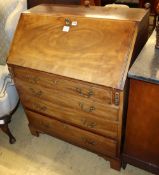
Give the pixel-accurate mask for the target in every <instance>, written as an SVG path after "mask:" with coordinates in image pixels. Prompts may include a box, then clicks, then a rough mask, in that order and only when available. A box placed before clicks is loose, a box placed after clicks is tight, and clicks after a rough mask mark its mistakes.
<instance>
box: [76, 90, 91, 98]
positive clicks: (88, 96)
mask: <svg viewBox="0 0 159 175" xmlns="http://www.w3.org/2000/svg"><path fill="white" fill-rule="evenodd" d="M76 92H78V93H79V94H80V95H81V96H83V97H86V98H90V97H91V96H92V95H93V94H94V93H93V91H92V90H91V89H90V90H89V91H88V93H87V94H85V93H83V92H82V89H81V88H76Z"/></svg>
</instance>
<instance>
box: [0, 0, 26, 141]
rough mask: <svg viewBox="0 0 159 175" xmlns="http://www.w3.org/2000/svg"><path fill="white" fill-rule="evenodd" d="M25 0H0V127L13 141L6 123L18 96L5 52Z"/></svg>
mask: <svg viewBox="0 0 159 175" xmlns="http://www.w3.org/2000/svg"><path fill="white" fill-rule="evenodd" d="M26 4H27V3H26V0H4V1H0V128H1V129H2V131H4V132H5V133H6V134H7V135H8V136H9V142H10V143H11V144H12V143H15V141H16V140H15V138H14V137H13V135H12V134H11V132H10V130H9V127H8V124H9V123H10V121H11V116H12V114H13V112H14V111H15V108H16V107H17V105H18V101H19V97H18V94H17V91H16V88H15V86H14V82H13V80H12V78H11V75H10V73H9V71H8V66H7V64H6V60H7V54H8V51H9V47H10V43H11V40H12V38H13V35H14V32H15V29H16V26H17V23H18V20H19V17H20V14H21V12H22V11H23V10H25V9H26V6H27V5H26Z"/></svg>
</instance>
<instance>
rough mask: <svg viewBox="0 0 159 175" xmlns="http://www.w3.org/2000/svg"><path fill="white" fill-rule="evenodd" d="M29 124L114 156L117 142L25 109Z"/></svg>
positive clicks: (84, 146)
mask: <svg viewBox="0 0 159 175" xmlns="http://www.w3.org/2000/svg"><path fill="white" fill-rule="evenodd" d="M26 113H27V117H28V120H29V123H30V125H31V126H33V127H34V128H36V129H37V130H38V131H41V132H44V133H47V134H50V135H52V136H55V137H57V138H60V139H63V140H65V141H67V142H70V143H72V144H74V145H77V146H80V147H82V148H86V149H88V150H90V151H93V152H96V153H99V154H104V155H107V156H110V157H116V150H117V142H116V141H114V140H111V139H108V138H105V137H103V136H99V135H96V134H93V133H91V132H88V131H84V130H82V129H79V128H77V127H74V126H71V125H68V124H65V123H62V122H60V121H57V120H54V119H50V118H48V117H46V116H42V115H40V114H37V113H34V112H31V111H29V110H26Z"/></svg>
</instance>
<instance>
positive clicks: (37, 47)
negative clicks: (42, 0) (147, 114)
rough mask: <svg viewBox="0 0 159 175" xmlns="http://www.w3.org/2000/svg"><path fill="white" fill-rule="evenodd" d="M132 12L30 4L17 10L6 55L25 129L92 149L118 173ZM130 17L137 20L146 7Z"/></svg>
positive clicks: (134, 33) (132, 39) (131, 44)
mask: <svg viewBox="0 0 159 175" xmlns="http://www.w3.org/2000/svg"><path fill="white" fill-rule="evenodd" d="M131 13H132V11H131V10H130V11H129V10H125V11H124V10H123V9H122V10H121V11H118V10H117V11H116V17H115V16H114V18H115V19H109V15H110V10H109V9H104V8H102V7H90V8H85V7H81V6H72V7H69V6H66V7H63V6H53V5H41V6H37V7H35V8H33V9H31V10H28V11H26V12H24V13H22V15H21V18H20V21H19V24H18V27H17V30H16V33H15V36H14V39H13V42H12V46H11V49H10V53H9V57H8V65H9V69H10V72H11V74H12V76H13V79H14V81H15V84H16V87H17V90H18V92H19V95H20V99H21V102H22V104H23V106H24V108H25V112H26V114H27V117H28V120H29V128H30V131H31V133H32V134H33V135H36V136H38V135H39V133H46V134H49V135H52V136H55V137H57V138H60V139H63V140H65V141H67V142H70V143H72V144H74V145H77V146H80V147H82V148H85V149H87V150H90V151H92V152H95V153H97V154H98V155H101V156H103V157H104V158H106V159H108V160H110V165H111V167H112V168H114V169H117V170H119V169H120V166H121V165H120V162H121V160H120V155H121V153H120V148H121V135H122V123H123V122H122V120H123V108H124V96H125V89H126V83H125V82H126V77H127V71H128V68H129V65H130V62H131V59H132V57H133V54H134V50H136V49H138V48H137V47H136V46H139V45H140V43H137V42H136V40H137V37H139V35H138V33H139V32H138V31H139V28H140V27H139V26H140V25H139V24H140V23H137V22H136V21H134V20H132V19H129V20H128V19H127V17H126V15H128V14H131ZM135 14H139V15H140V19H141V23H142V22H143V21H144V20H145V19H146V18H144V17H145V16H146V15H147V12H146V11H143V10H139V11H138V10H136V13H135ZM112 15H113V14H112ZM119 16H120V18H121V19H120V20H119V19H116V18H118V17H119ZM130 17H131V15H130ZM145 21H147V20H145ZM142 26H147V24H146V22H145V25H142ZM140 30H141V28H140ZM145 31H146V30H145ZM142 34H143V33H142ZM140 37H141V36H140ZM143 40H146V35H145V37H143ZM134 47H135V49H134Z"/></svg>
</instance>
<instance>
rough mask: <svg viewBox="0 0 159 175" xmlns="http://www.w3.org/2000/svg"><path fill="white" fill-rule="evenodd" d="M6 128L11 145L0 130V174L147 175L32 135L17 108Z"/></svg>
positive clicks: (63, 143) (53, 139) (66, 145)
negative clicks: (13, 140)
mask: <svg viewBox="0 0 159 175" xmlns="http://www.w3.org/2000/svg"><path fill="white" fill-rule="evenodd" d="M10 129H11V131H12V133H13V135H14V136H15V137H16V140H17V142H16V143H15V144H14V145H10V144H9V143H8V138H7V136H6V135H5V134H4V133H2V132H1V131H0V175H150V174H151V173H148V172H146V171H143V170H141V169H138V168H135V167H133V166H130V165H128V166H127V168H126V169H125V170H123V169H122V170H121V171H120V172H118V171H115V170H113V169H111V168H110V166H109V162H107V161H105V160H104V159H103V158H101V157H99V156H98V155H96V154H93V153H91V152H89V151H86V150H84V149H81V148H78V147H76V146H73V145H71V144H68V143H66V142H64V141H61V140H59V139H55V138H53V137H51V136H47V135H44V134H43V135H42V134H41V135H40V137H39V138H37V137H35V136H32V135H31V134H30V131H29V129H28V121H27V119H26V116H25V113H24V111H23V108H22V106H21V105H20V106H19V108H18V110H17V111H16V113H15V114H14V115H13V118H12V123H11V124H10Z"/></svg>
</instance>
